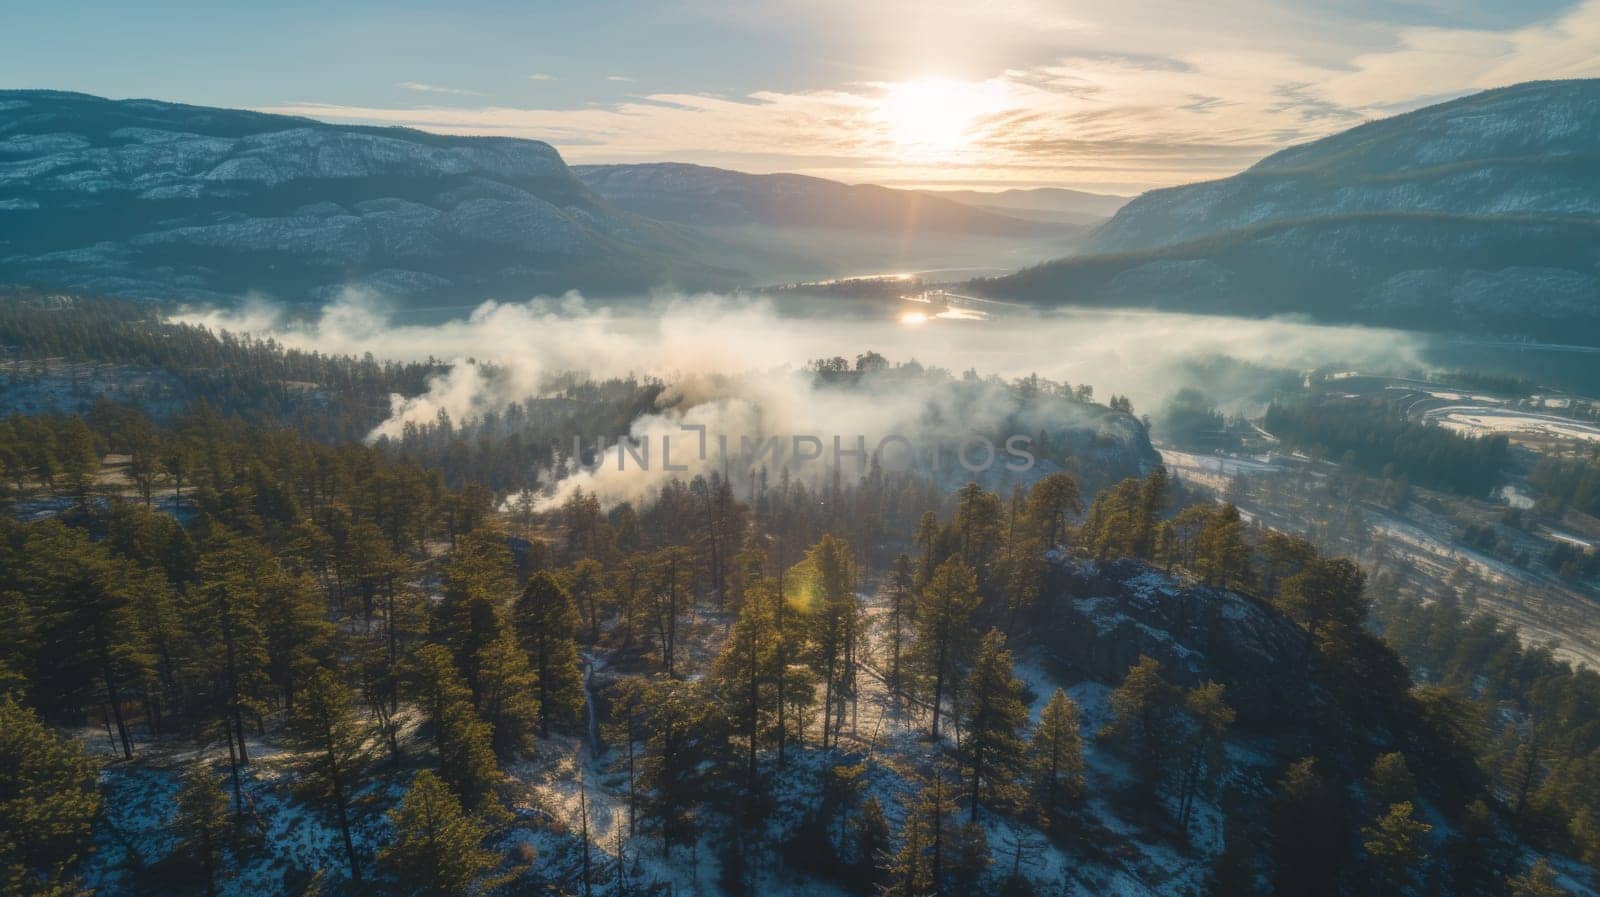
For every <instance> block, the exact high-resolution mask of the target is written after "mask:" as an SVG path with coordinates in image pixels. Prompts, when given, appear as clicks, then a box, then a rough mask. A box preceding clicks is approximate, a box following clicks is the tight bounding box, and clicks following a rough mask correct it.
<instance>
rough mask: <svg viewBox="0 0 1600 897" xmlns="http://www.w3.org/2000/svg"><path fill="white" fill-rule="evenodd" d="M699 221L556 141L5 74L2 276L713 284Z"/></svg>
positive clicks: (282, 294) (129, 290) (46, 280)
mask: <svg viewBox="0 0 1600 897" xmlns="http://www.w3.org/2000/svg"><path fill="white" fill-rule="evenodd" d="M697 248H698V246H697V240H696V238H695V237H694V235H692V234H688V233H686V232H683V231H682V230H681V229H677V228H673V227H670V226H663V225H660V224H658V223H656V222H651V221H646V220H643V219H640V218H638V217H636V216H633V215H629V214H626V213H621V212H618V211H616V210H614V209H612V208H610V207H609V206H607V205H606V204H605V203H604V202H603V201H601V200H600V199H599V198H598V197H596V196H595V195H594V194H593V193H592V192H590V191H589V190H588V189H587V188H585V187H584V186H583V184H581V183H580V182H579V181H578V180H577V179H576V178H574V177H573V175H572V173H571V171H570V170H569V169H568V168H567V166H566V164H565V163H564V162H563V161H562V159H561V156H560V155H559V154H558V153H557V152H556V151H555V149H553V148H552V147H550V146H549V145H548V144H545V143H541V142H538V141H534V140H518V139H509V138H486V137H471V138H468V137H446V136H439V135H434V134H427V133H422V132H418V131H412V130H408V129H403V128H367V127H351V126H343V125H332V124H326V123H322V122H317V121H312V120H309V119H301V118H292V117H286V116H278V115H265V114H260V113H254V112H245V111H239V110H229V109H212V108H204V107H195V106H184V105H179V104H173V103H164V102H155V101H150V100H123V101H113V100H106V99H101V98H97V97H91V96H87V95H83V94H74V93H61V92H54V91H0V279H3V280H5V281H9V282H21V283H32V284H38V285H42V286H50V287H64V288H72V289H79V290H85V291H92V292H104V293H112V294H119V295H131V296H149V297H162V298H189V299H227V298H230V297H234V296H237V295H239V294H240V293H242V292H245V291H251V290H259V291H265V292H268V293H271V294H274V295H276V296H278V297H279V298H283V299H289V300H316V299H319V298H322V297H324V296H326V295H327V294H329V293H330V292H331V291H336V290H338V289H341V288H343V287H345V286H349V285H352V284H353V285H363V284H367V285H373V286H377V287H379V288H381V289H383V290H384V291H385V292H388V293H390V294H395V295H401V296H404V295H413V296H457V295H461V296H465V295H469V294H476V295H482V294H483V293H484V292H486V291H491V290H514V291H518V292H522V293H528V292H533V291H540V290H551V289H566V288H568V287H581V288H585V289H590V290H597V291H606V290H621V289H636V288H639V287H642V286H647V285H650V284H653V283H657V282H661V281H663V280H667V279H673V278H677V279H680V280H681V281H683V282H686V283H693V284H712V283H717V282H719V277H720V276H721V275H722V274H723V273H725V272H717V271H715V270H713V269H711V268H710V267H707V266H704V265H701V264H699V263H697V262H696V261H695V259H696V258H697V251H696V250H697Z"/></svg>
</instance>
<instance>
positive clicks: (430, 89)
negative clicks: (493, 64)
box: [395, 81, 483, 97]
mask: <svg viewBox="0 0 1600 897" xmlns="http://www.w3.org/2000/svg"><path fill="white" fill-rule="evenodd" d="M395 87H399V88H402V89H404V90H414V91H416V92H418V93H442V94H449V95H450V96H456V97H481V96H483V94H481V93H479V92H478V91H476V90H465V89H463V88H460V87H440V86H439V85H437V84H424V83H423V82H421V81H401V82H399V83H398V84H396V85H395Z"/></svg>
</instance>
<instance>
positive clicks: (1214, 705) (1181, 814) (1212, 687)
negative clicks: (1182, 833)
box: [1178, 682, 1236, 830]
mask: <svg viewBox="0 0 1600 897" xmlns="http://www.w3.org/2000/svg"><path fill="white" fill-rule="evenodd" d="M1183 713H1184V716H1186V717H1187V723H1188V732H1187V733H1186V734H1185V736H1184V739H1183V742H1184V743H1183V745H1182V750H1183V753H1184V754H1186V755H1187V756H1185V757H1184V759H1183V768H1182V770H1181V771H1180V774H1179V783H1178V824H1179V825H1180V826H1181V827H1183V828H1184V829H1185V830H1187V829H1188V827H1189V816H1190V814H1191V812H1192V811H1193V810H1194V799H1195V797H1196V796H1197V795H1198V794H1199V792H1200V790H1201V788H1202V786H1203V785H1204V784H1205V783H1206V782H1208V781H1212V782H1214V781H1217V780H1218V779H1220V778H1221V777H1222V774H1223V772H1224V768H1225V767H1226V765H1227V762H1228V752H1227V749H1226V745H1225V744H1224V741H1223V739H1224V738H1225V737H1226V736H1227V734H1228V729H1229V728H1231V727H1232V726H1233V720H1234V717H1235V716H1236V714H1235V713H1234V711H1233V708H1232V707H1229V706H1228V702H1227V692H1226V689H1225V688H1224V687H1223V686H1222V685H1221V684H1220V683H1217V682H1205V683H1203V684H1201V685H1199V686H1197V687H1196V688H1193V689H1191V690H1190V691H1188V692H1187V693H1186V694H1184V696H1183Z"/></svg>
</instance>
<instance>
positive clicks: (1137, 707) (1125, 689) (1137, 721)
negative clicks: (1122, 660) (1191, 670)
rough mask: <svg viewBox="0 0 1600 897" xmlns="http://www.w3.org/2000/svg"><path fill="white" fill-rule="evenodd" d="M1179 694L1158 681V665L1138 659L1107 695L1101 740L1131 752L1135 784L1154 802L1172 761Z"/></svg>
mask: <svg viewBox="0 0 1600 897" xmlns="http://www.w3.org/2000/svg"><path fill="white" fill-rule="evenodd" d="M1181 700H1182V696H1181V693H1180V691H1179V690H1178V689H1177V688H1175V687H1173V686H1172V685H1171V684H1170V683H1168V682H1167V681H1166V680H1165V679H1163V678H1162V677H1161V664H1160V663H1159V662H1158V661H1157V660H1156V659H1155V658H1153V657H1147V656H1144V655H1141V656H1140V657H1139V661H1138V662H1137V663H1135V664H1134V665H1133V666H1131V667H1129V668H1128V674H1127V676H1125V677H1124V678H1123V680H1122V684H1121V685H1119V686H1117V689H1116V690H1115V691H1113V692H1112V693H1111V714H1112V720H1111V723H1110V724H1109V725H1108V726H1106V728H1105V730H1104V731H1102V732H1101V733H1100V734H1101V737H1103V738H1110V739H1112V740H1113V741H1118V742H1121V743H1123V744H1125V745H1127V747H1128V748H1129V750H1130V751H1131V752H1132V754H1133V757H1134V759H1135V762H1136V764H1137V765H1136V767H1135V770H1136V772H1137V774H1138V776H1139V784H1140V787H1141V789H1142V790H1143V791H1144V793H1145V796H1146V798H1147V799H1150V800H1154V798H1155V796H1156V794H1157V793H1158V791H1159V789H1160V786H1161V784H1162V783H1163V782H1165V781H1166V779H1167V775H1168V773H1169V772H1170V769H1169V766H1170V764H1171V762H1172V758H1173V745H1174V742H1175V735H1176V721H1177V719H1176V717H1177V708H1178V705H1179V702H1180V701H1181Z"/></svg>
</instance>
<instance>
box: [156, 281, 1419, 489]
mask: <svg viewBox="0 0 1600 897" xmlns="http://www.w3.org/2000/svg"><path fill="white" fill-rule="evenodd" d="M810 307H812V308H815V307H819V306H810ZM180 319H181V320H184V321H187V322H189V323H199V324H204V325H207V326H210V327H212V328H214V329H226V330H231V331H235V332H251V333H254V334H257V335H271V336H272V337H273V338H275V339H277V340H278V341H280V342H281V343H284V344H286V345H289V346H293V347H297V348H303V349H308V350H311V349H314V350H318V351H322V352H326V353H340V354H353V355H362V354H365V353H368V352H370V353H372V354H373V355H374V356H377V357H379V358H385V359H394V360H418V359H426V358H434V359H440V360H447V361H450V362H452V367H451V370H450V372H449V373H448V374H446V375H443V376H440V377H438V378H436V379H435V380H434V381H433V382H432V383H431V388H430V389H429V391H428V392H427V393H426V394H424V395H421V396H414V397H409V398H402V397H399V396H396V397H395V398H394V401H393V410H392V414H391V416H390V418H389V419H388V420H386V421H384V422H383V423H382V424H380V425H379V426H378V427H377V428H376V429H375V430H374V431H373V434H372V435H373V436H374V437H381V436H391V437H393V436H398V435H400V434H401V433H402V431H403V428H404V427H405V425H406V424H407V423H419V424H421V423H429V422H432V421H434V420H435V419H436V418H437V416H438V415H439V413H440V412H441V411H444V412H446V413H448V414H449V415H450V417H451V418H452V419H453V420H455V421H464V420H469V419H471V418H474V417H477V416H479V415H482V414H484V413H485V412H488V411H493V410H499V409H501V408H504V407H505V406H506V405H507V404H509V403H511V402H515V401H520V400H522V399H525V398H527V397H529V396H533V395H538V394H539V393H540V392H541V391H542V390H543V388H544V385H545V384H546V383H547V382H548V380H549V378H550V377H551V375H554V374H561V373H567V372H583V373H587V374H589V375H590V376H592V377H595V378H608V377H624V376H629V375H633V376H640V377H657V378H660V379H661V380H662V381H664V382H665V383H666V384H668V387H669V392H668V396H669V398H671V399H672V400H673V401H672V402H671V408H670V410H669V411H667V412H664V413H663V414H659V415H647V416H645V417H644V418H641V419H639V420H637V421H635V422H634V425H633V428H632V434H631V435H632V436H634V437H635V438H641V437H644V438H649V437H653V436H654V435H655V434H658V433H666V432H672V433H675V434H679V435H678V436H677V437H676V438H677V439H680V440H681V439H682V438H683V437H682V435H681V431H680V430H679V426H680V425H681V424H685V423H688V424H704V425H706V426H707V427H708V431H709V432H711V433H712V434H717V433H722V434H726V435H727V436H728V437H729V438H730V439H731V440H733V441H737V440H738V438H739V437H740V436H741V435H749V436H753V437H754V436H761V437H766V436H771V435H785V434H793V433H817V434H819V435H822V436H823V437H824V438H825V439H826V438H827V435H828V434H836V435H843V436H845V438H846V441H847V443H848V442H853V441H854V438H855V436H856V435H858V434H859V435H863V436H865V437H866V439H867V440H868V444H869V445H871V444H873V443H874V441H876V440H878V439H880V438H881V437H883V436H884V435H885V434H887V433H903V434H906V435H909V436H911V437H912V438H913V439H916V438H935V439H944V438H946V437H950V436H954V437H955V438H957V439H959V438H963V437H964V436H965V434H968V433H972V432H974V431H983V428H984V427H986V426H991V425H994V424H995V423H996V422H998V421H1001V420H1006V419H1008V415H1010V414H1012V413H1014V412H1015V411H1016V410H1017V409H1016V408H1015V407H1014V404H1015V403H1014V400H1013V399H1012V398H1011V397H1010V396H1009V395H1008V393H1007V391H1006V390H1003V389H999V388H997V387H996V388H993V389H991V390H989V391H977V392H975V391H974V389H973V388H968V389H964V390H959V391H955V390H949V389H938V388H935V386H930V385H929V384H928V383H926V382H924V381H916V382H915V383H914V384H912V385H908V381H907V380H905V379H898V380H895V381H894V382H893V383H892V384H890V383H887V382H886V383H885V385H883V386H882V387H881V388H868V389H857V390H853V391H848V392H847V391H840V390H822V389H819V388H817V386H816V383H815V379H814V378H812V377H810V376H808V375H807V374H805V373H804V369H805V367H806V365H807V364H808V363H809V362H811V361H813V360H815V359H819V358H831V357H835V356H839V357H843V358H844V359H846V360H847V362H849V363H850V364H851V365H853V364H854V363H855V359H856V358H857V356H858V355H862V354H864V353H867V352H869V351H871V352H877V353H878V354H880V355H882V356H884V357H885V358H887V359H888V361H889V362H890V363H891V364H893V363H902V362H909V361H912V360H915V361H917V362H919V363H920V364H922V365H923V366H925V367H931V368H943V369H947V370H948V371H949V372H951V374H952V375H953V376H954V377H955V378H956V379H961V378H962V377H963V375H964V374H965V372H967V371H969V370H975V371H976V372H977V374H978V375H980V376H983V377H988V376H989V375H995V376H998V377H1001V378H1006V379H1012V378H1017V377H1024V376H1027V375H1030V374H1037V375H1039V376H1040V377H1043V378H1048V379H1050V380H1054V381H1058V382H1061V381H1065V382H1068V383H1071V384H1073V385H1075V386H1076V385H1080V384H1087V385H1090V386H1092V387H1093V389H1094V396H1095V398H1096V399H1097V400H1098V401H1101V402H1105V401H1107V400H1108V399H1109V398H1110V397H1111V396H1112V395H1113V394H1116V395H1125V396H1128V397H1129V398H1130V399H1131V400H1132V402H1133V405H1134V408H1135V411H1136V412H1138V413H1144V412H1150V411H1154V410H1155V409H1157V408H1158V406H1159V405H1160V403H1161V402H1162V401H1164V400H1165V399H1166V397H1167V396H1169V395H1170V394H1171V393H1172V392H1174V391H1175V390H1177V389H1179V388H1181V387H1183V386H1186V385H1195V386H1199V387H1200V388H1202V389H1203V390H1205V391H1207V392H1208V393H1209V394H1211V395H1212V396H1213V398H1215V399H1217V400H1219V401H1223V402H1227V401H1230V400H1239V399H1241V398H1246V397H1254V398H1257V399H1259V398H1261V396H1260V395H1259V393H1258V389H1259V384H1257V383H1255V382H1252V381H1253V380H1254V379H1260V380H1266V379H1267V376H1266V372H1264V371H1262V372H1257V371H1256V370H1255V369H1253V368H1251V367H1250V365H1260V366H1263V367H1266V368H1280V369H1281V368H1288V369H1292V370H1295V371H1299V370H1305V369H1310V368H1316V367H1323V366H1327V365H1333V364H1340V365H1351V366H1358V367H1360V368H1362V369H1364V370H1380V369H1381V370H1395V371H1414V370H1417V369H1418V368H1419V367H1421V366H1422V364H1421V361H1420V358H1419V353H1418V349H1419V346H1420V342H1419V340H1418V338H1416V337H1414V336H1412V335H1409V334H1405V333H1401V332H1397V331H1389V330H1378V329H1372V328H1361V327H1329V326H1319V325H1314V324H1307V323H1302V322H1295V321H1289V320H1243V319H1232V318H1219V317H1203V316H1192V315H1181V314H1165V313H1145V312H1119V311H1093V310H1062V311H1051V312H1030V311H1024V310H1015V311H1011V310H1008V311H1005V312H1002V313H1000V314H995V315H991V316H989V317H987V318H984V319H981V320H970V319H961V318H957V319H945V318H935V317H929V318H923V319H920V320H919V319H918V317H917V316H909V318H908V319H901V318H897V317H890V316H885V317H882V318H876V317H862V316H860V315H859V314H857V315H846V314H827V313H813V314H805V315H798V314H792V313H780V311H779V310H778V309H777V308H776V307H775V306H774V305H773V304H772V303H771V302H770V301H768V300H765V299H761V298H751V297H742V296H715V295H697V296H672V297H659V298H656V299H654V300H651V301H649V302H641V303H639V304H637V305H631V306H612V307H596V306H592V305H590V304H588V303H586V302H585V301H584V300H583V299H582V298H581V297H578V296H576V295H569V296H567V297H564V298H561V299H556V300H544V301H533V302H527V303H497V302H485V303H484V304H482V305H481V306H479V307H478V308H476V309H474V310H473V311H472V312H471V313H470V315H468V316H466V317H464V318H458V319H454V320H447V321H442V322H437V323H427V324H415V323H410V324H408V323H402V322H400V321H398V320H396V319H395V318H394V317H392V316H391V315H390V314H388V313H387V312H386V311H385V308H384V305H383V303H382V302H381V301H380V300H378V299H376V298H374V297H371V296H366V295H355V294H351V295H347V296H346V297H344V298H343V299H341V300H340V301H338V302H335V303H333V304H331V305H329V306H327V307H326V308H324V309H323V310H322V311H321V312H320V314H319V315H318V316H317V317H315V318H313V319H301V320H291V319H289V318H288V317H286V316H285V315H284V314H283V313H282V311H281V310H279V309H275V308H272V307H269V306H265V305H253V306H247V307H245V308H243V309H241V310H238V311H232V312H222V311H197V312H191V313H188V314H185V315H182V316H180ZM913 321H915V323H913ZM1219 356H1222V357H1227V358H1230V359H1234V360H1236V361H1237V362H1244V363H1247V364H1226V365H1218V364H1216V363H1215V359H1216V358H1217V357H1219ZM1208 361H1209V362H1210V363H1209V364H1204V362H1208ZM485 363H487V364H485ZM1258 375H1259V376H1258ZM1279 376H1280V382H1281V372H1280V375H1279ZM934 379H937V378H934ZM955 393H959V396H954V394H955ZM975 397H976V398H975ZM617 435H621V434H617ZM785 438H787V437H785ZM613 451H614V449H613ZM577 485H583V486H585V487H586V488H592V489H595V490H597V491H599V492H600V493H601V495H602V498H603V499H605V500H608V501H613V500H621V499H624V498H633V497H635V496H636V495H638V494H639V492H640V490H641V489H643V488H646V487H647V486H648V484H645V483H641V482H638V481H636V478H635V481H629V480H628V478H626V477H622V476H620V475H617V474H616V473H615V471H614V470H612V469H611V468H610V467H609V466H602V469H601V470H599V471H595V472H590V473H586V474H580V475H579V476H578V477H573V478H569V480H568V485H567V487H566V488H571V487H572V486H577ZM563 491H565V490H563Z"/></svg>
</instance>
